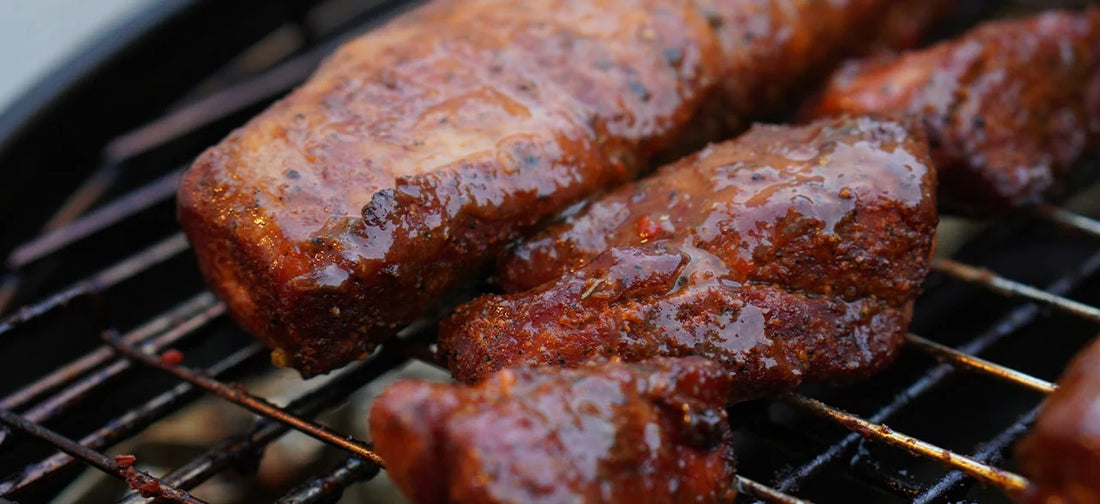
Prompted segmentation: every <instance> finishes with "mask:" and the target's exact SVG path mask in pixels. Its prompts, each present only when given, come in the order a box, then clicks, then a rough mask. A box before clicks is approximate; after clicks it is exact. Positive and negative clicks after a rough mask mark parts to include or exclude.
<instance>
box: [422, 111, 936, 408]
mask: <svg viewBox="0 0 1100 504" xmlns="http://www.w3.org/2000/svg"><path fill="white" fill-rule="evenodd" d="M934 188H935V174H934V171H933V170H932V169H931V161H930V159H929V153H928V146H927V142H926V140H925V139H924V137H923V136H922V135H921V134H919V133H914V132H912V131H910V129H908V128H907V126H906V125H905V124H903V123H901V122H896V121H890V120H876V119H872V118H852V119H829V120H823V121H819V122H816V123H813V124H810V125H807V126H802V127H780V126H756V127H754V128H753V129H752V130H750V131H749V132H748V133H747V134H745V135H744V136H742V137H740V138H738V139H736V140H734V141H730V142H726V143H723V144H717V145H712V146H710V147H707V148H706V149H703V150H702V151H701V152H699V153H698V154H695V155H693V156H690V157H688V158H685V159H683V160H681V161H679V162H677V163H674V164H671V165H668V166H665V167H663V168H661V169H660V170H658V171H657V173H655V174H654V175H652V176H650V177H647V178H645V179H643V180H641V181H639V182H636V183H633V184H630V185H626V186H623V187H621V188H619V189H616V190H615V191H613V192H611V193H609V194H607V195H606V196H604V197H601V198H598V199H596V200H594V201H592V202H591V203H589V204H588V205H587V206H585V207H584V208H583V209H581V210H580V211H579V212H577V213H575V214H573V215H572V216H570V217H568V218H567V219H565V220H564V221H563V222H561V223H558V224H556V225H554V226H551V227H549V228H548V229H547V230H545V231H544V232H542V233H541V234H538V235H535V236H534V237H532V238H531V239H529V240H527V241H526V242H524V243H523V244H521V245H520V246H519V247H518V248H517V249H516V250H515V251H513V252H512V253H511V254H510V255H509V256H508V257H507V259H505V260H504V261H503V263H502V266H501V268H500V272H499V276H500V283H501V284H502V285H503V286H505V287H506V288H507V289H509V290H512V291H515V293H513V294H506V295H487V296H483V297H481V298H479V299H476V300H474V301H472V302H470V303H467V304H465V305H463V306H460V307H459V308H458V310H457V311H456V312H455V314H454V315H452V317H451V318H450V319H448V320H446V321H445V322H444V324H443V326H442V327H441V330H440V336H439V345H440V352H441V355H443V356H444V357H445V359H446V361H447V363H448V366H449V368H450V369H451V371H452V373H453V374H454V376H455V377H456V378H457V379H458V380H460V381H465V382H477V381H479V380H482V379H484V378H486V377H487V376H489V375H491V374H492V373H494V372H496V371H497V370H499V369H502V368H508V367H512V366H517V365H536V366H537V365H558V366H576V365H579V364H581V363H583V362H585V361H587V360H590V359H595V358H601V357H612V356H614V357H619V358H622V359H624V360H627V361H637V360H642V359H646V358H650V357H654V356H685V355H702V356H705V357H708V358H711V359H713V360H715V361H717V362H719V363H721V364H723V365H724V366H725V367H726V369H728V370H729V371H730V372H731V374H732V375H734V377H735V378H734V380H735V387H734V389H733V390H734V391H735V395H734V396H731V400H739V399H745V398H749V397H755V396H758V395H761V394H765V393H769V392H775V391H779V390H788V389H791V388H794V387H795V386H797V385H798V384H799V383H800V382H801V381H802V380H804V379H809V380H815V381H818V380H820V381H847V380H852V379H857V378H861V377H865V376H867V375H869V374H871V373H873V372H875V371H877V370H878V369H880V368H882V367H884V366H886V365H887V364H889V363H890V361H891V360H892V357H893V355H894V353H895V350H896V349H897V347H898V346H899V345H900V343H901V341H902V338H903V335H904V332H905V329H906V326H907V325H908V323H909V320H910V316H911V310H912V303H913V300H914V298H915V297H916V295H917V291H918V287H919V286H920V284H921V282H922V281H923V279H924V277H925V275H926V274H927V273H928V268H929V261H930V256H931V254H932V248H933V241H934V233H935V227H936V224H937V214H936V201H935V193H934ZM527 289H530V290H527Z"/></svg>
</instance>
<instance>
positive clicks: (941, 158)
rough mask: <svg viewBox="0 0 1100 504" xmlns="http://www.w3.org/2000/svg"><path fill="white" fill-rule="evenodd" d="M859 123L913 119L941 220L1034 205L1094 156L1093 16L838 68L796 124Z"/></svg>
mask: <svg viewBox="0 0 1100 504" xmlns="http://www.w3.org/2000/svg"><path fill="white" fill-rule="evenodd" d="M868 112H878V113H888V112H897V113H911V114H915V115H917V116H919V117H920V118H921V120H922V122H923V123H924V125H925V126H926V127H927V129H928V134H929V139H930V141H931V142H932V145H933V147H934V149H933V158H934V159H935V160H936V165H937V166H938V167H939V168H940V170H939V175H940V183H941V185H942V190H941V191H940V193H941V196H942V197H941V202H942V203H943V204H944V206H945V207H946V208H948V209H952V210H956V211H961V212H964V213H969V214H975V215H991V214H997V213H1003V212H1005V211H1007V210H1009V209H1011V208H1013V207H1018V206H1021V205H1027V204H1031V203H1035V202H1037V201H1039V200H1040V198H1041V197H1042V196H1043V194H1044V193H1045V192H1047V191H1048V189H1050V188H1051V187H1052V185H1053V184H1054V182H1055V181H1056V180H1057V179H1058V178H1059V177H1060V176H1062V175H1063V174H1065V172H1066V171H1067V170H1069V169H1070V168H1071V167H1072V166H1073V164H1074V163H1075V162H1077V161H1078V160H1079V159H1080V158H1081V157H1082V156H1085V155H1086V154H1090V153H1094V152H1095V151H1096V148H1097V147H1098V146H1100V9H1096V8H1093V9H1089V10H1087V11H1085V12H1083V13H1080V12H1064V11H1055V12H1050V13H1045V14H1041V15H1039V16H1036V17H1033V18H1030V19H1025V20H1015V21H997V22H990V23H987V24H985V25H983V26H980V27H978V28H976V29H974V30H972V31H971V32H969V33H967V34H965V35H963V36H962V37H960V38H959V39H957V40H952V41H948V42H944V43H941V44H939V45H936V46H933V47H931V48H928V49H924V50H921V51H917V52H911V53H907V54H903V55H901V56H898V57H891V58H881V57H880V58H874V59H870V60H867V61H857V62H853V63H849V64H847V65H845V66H843V67H842V68H841V69H840V70H839V71H838V72H837V73H836V75H834V76H833V77H832V79H831V80H830V83H829V85H828V86H827V88H826V90H825V91H824V93H823V95H822V97H821V98H820V101H818V102H817V103H816V104H815V105H813V106H812V107H810V110H809V111H808V112H807V114H806V115H807V116H808V117H821V116H825V115H834V114H864V113H868Z"/></svg>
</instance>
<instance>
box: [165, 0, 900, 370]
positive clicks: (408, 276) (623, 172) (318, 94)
mask: <svg viewBox="0 0 1100 504" xmlns="http://www.w3.org/2000/svg"><path fill="white" fill-rule="evenodd" d="M919 3H921V2H917V1H916V0H910V1H907V2H904V4H905V5H910V4H911V5H913V6H916V5H917V4H919ZM898 5H899V3H898V2H894V1H891V0H809V1H798V2H772V1H763V0H736V1H717V0H694V1H678V0H676V1H674V0H531V1H524V2H514V1H510V0H437V1H435V2H432V3H430V4H428V5H427V6H424V7H421V8H418V9H416V10H414V11H412V12H410V13H408V14H406V15H404V16H402V17H400V18H399V19H397V20H395V21H393V22H391V23H390V24H388V25H386V26H384V27H382V28H380V29H377V30H374V31H372V32H370V33H368V34H366V35H364V36H362V37H360V38H358V39H356V40H354V41H352V42H349V43H348V44H346V45H344V46H343V47H342V48H341V49H339V50H338V51H337V52H336V53H335V54H334V55H333V56H331V57H330V58H329V59H328V60H327V61H326V62H325V63H324V64H323V65H322V67H321V68H320V69H319V70H318V71H317V73H316V74H315V75H314V76H313V77H312V78H311V79H310V80H309V81H308V82H306V83H305V84H304V85H302V86H301V87H300V88H298V89H297V90H295V91H294V92H293V93H291V94H290V95H289V96H288V97H287V98H285V99H283V100H281V101H280V102H278V103H276V104H275V105H273V106H272V107H271V108H269V109H268V110H267V111H265V112H263V113H262V114H260V115H259V116H258V117H256V118H255V119H253V120H252V121H250V122H249V123H248V124H247V125H245V126H244V127H242V128H240V129H238V130H236V131H234V132H233V133H232V134H230V135H229V137H227V138H226V139H225V140H223V141H222V142H221V143H220V144H218V145H217V146H215V147H213V148H211V149H209V150H208V151H206V152H205V153H204V154H203V155H202V156H200V157H199V159H198V160H197V161H196V162H195V163H194V165H193V166H192V168H191V169H190V170H189V171H188V172H187V173H186V174H185V175H184V177H183V180H182V183H181V186H180V190H179V199H178V213H179V219H180V223H181V224H182V226H183V229H184V230H185V231H186V233H187V236H188V238H189V239H190V240H191V243H192V245H193V246H194V249H195V252H196V253H197V255H198V259H199V266H200V268H201V270H202V272H203V274H204V276H205V277H206V279H207V280H208V283H209V284H210V285H211V287H212V288H213V290H214V291H215V292H216V293H217V294H218V296H219V297H220V298H222V299H223V300H225V301H226V303H227V305H228V307H229V311H230V313H231V314H232V315H233V317H234V318H235V319H236V320H237V321H238V322H239V323H240V324H241V325H242V326H244V327H245V328H246V329H247V330H248V331H249V332H251V333H253V334H255V335H257V336H258V337H260V338H261V339H263V340H264V341H265V342H266V343H267V344H268V345H269V346H270V347H272V348H273V349H274V352H273V354H272V355H273V360H274V361H275V362H276V363H279V364H282V365H289V366H293V367H296V368H297V369H299V370H300V371H301V372H302V374H303V375H305V376H310V375H314V374H317V373H322V372H325V371H328V370H330V369H333V368H335V367H338V366H341V365H343V364H345V363H347V362H349V361H351V360H353V359H357V358H360V357H362V356H363V355H366V354H367V353H369V352H370V351H371V350H372V348H373V347H374V346H375V345H376V344H377V343H378V342H380V341H382V340H384V339H385V338H386V337H388V336H391V335H392V334H393V333H394V332H396V331H397V330H398V329H400V328H401V327H402V326H404V325H405V324H408V323H409V322H411V321H413V320H415V319H416V318H417V317H419V316H421V315H422V314H423V313H424V312H425V311H426V310H427V309H428V308H429V307H430V306H432V305H433V304H435V303H436V302H438V301H439V300H440V299H441V298H442V297H444V296H445V295H446V294H447V293H448V292H449V291H451V290H452V289H453V288H454V287H455V286H457V285H459V284H463V283H466V282H468V281H469V280H470V279H472V278H474V277H475V276H477V275H478V273H479V272H480V271H483V270H484V269H485V268H486V267H487V266H488V264H487V263H488V262H490V261H491V258H492V257H494V256H495V255H496V254H497V253H498V252H499V250H500V248H501V247H502V245H503V244H504V243H507V242H509V241H511V240H514V239H515V238H517V237H519V236H520V235H521V234H522V233H524V232H525V231H527V230H529V229H530V228H531V227H532V226H533V225H535V224H536V223H538V222H540V221H541V220H543V219H544V218H546V217H548V216H551V215H554V214H556V213H557V212H559V211H561V210H562V209H564V208H565V207H567V206H568V205H570V204H572V203H574V202H576V201H578V200H580V199H582V198H584V197H586V196H588V195H590V194H592V193H593V192H596V191H599V190H602V189H606V188H609V187H612V186H615V185H617V184H619V183H622V182H624V181H626V180H629V179H631V178H632V177H634V176H635V175H636V174H637V173H638V172H639V171H640V170H642V169H643V168H644V167H645V166H646V165H647V162H648V161H649V160H650V159H653V158H654V157H656V156H662V155H668V154H667V153H669V152H681V151H683V150H684V149H690V148H691V146H698V145H701V143H702V142H705V141H708V140H713V139H715V138H720V137H723V136H725V135H726V134H728V132H731V131H736V130H737V129H738V128H741V127H743V126H744V125H745V124H747V122H746V121H747V118H749V117H753V116H754V115H756V114H760V113H763V112H764V111H765V110H767V109H769V108H772V107H775V106H788V105H789V104H790V103H791V102H792V100H791V98H790V95H791V91H792V90H794V89H796V88H799V87H803V86H805V85H806V82H805V79H806V76H807V75H810V74H816V73H817V72H819V71H821V70H823V68H822V67H823V66H825V65H827V64H828V63H830V62H832V61H835V60H837V59H839V58H840V57H841V56H842V55H844V54H850V53H851V52H852V51H854V50H856V49H857V48H858V47H859V45H860V43H861V42H865V40H864V39H865V38H868V37H871V36H873V34H864V33H863V32H862V31H861V30H857V29H853V27H857V26H864V25H867V24H873V23H874V22H875V20H876V19H879V18H882V17H885V16H888V15H894V14H893V13H895V12H896V11H897V9H899V8H902V7H898ZM914 8H916V7H914ZM689 125H690V126H689Z"/></svg>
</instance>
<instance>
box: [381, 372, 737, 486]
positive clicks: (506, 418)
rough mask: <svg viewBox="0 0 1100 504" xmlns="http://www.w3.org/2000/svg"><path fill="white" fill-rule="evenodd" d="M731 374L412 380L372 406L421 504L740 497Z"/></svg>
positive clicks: (394, 472)
mask: <svg viewBox="0 0 1100 504" xmlns="http://www.w3.org/2000/svg"><path fill="white" fill-rule="evenodd" d="M729 387H730V380H729V375H728V374H727V373H725V372H724V370H723V369H722V368H721V367H720V366H718V365H716V364H714V363H713V362H709V361H707V360H705V359H701V358H685V359H654V360H652V361H649V362H644V363H638V364H624V363H615V362H607V363H599V364H590V365H588V366H585V367H582V368H579V369H574V370H559V369H545V368H544V369H531V368H520V369H514V370H505V371H501V372H500V373H497V374H496V375H494V376H493V377H492V378H491V379H489V380H486V381H485V382H484V383H481V384H479V385H477V386H473V387H471V386H462V385H455V384H440V383H428V382H420V381H402V382H398V383H396V384H394V385H391V386H390V387H389V388H387V389H386V390H385V392H384V393H383V394H382V395H381V396H380V397H379V398H378V400H377V401H376V402H375V404H374V406H373V407H372V409H371V416H370V430H371V437H372V438H373V439H374V442H375V446H376V448H377V450H378V453H379V454H380V455H381V456H382V457H383V459H384V460H385V461H386V473H387V474H388V475H389V476H390V477H391V478H392V479H393V480H394V482H396V483H397V485H398V487H399V488H401V490H402V491H403V492H404V493H405V495H406V496H407V497H409V499H410V500H412V501H413V502H424V503H429V502H431V503H444V502H461V503H466V504H480V503H529V502H592V503H622V502H651V503H700V504H702V503H728V502H733V500H734V498H735V496H736V492H735V488H734V465H735V464H734V453H733V443H732V442H733V435H732V433H731V432H730V428H729V422H728V420H727V418H726V411H725V408H724V404H725V398H726V397H727V396H728V395H729Z"/></svg>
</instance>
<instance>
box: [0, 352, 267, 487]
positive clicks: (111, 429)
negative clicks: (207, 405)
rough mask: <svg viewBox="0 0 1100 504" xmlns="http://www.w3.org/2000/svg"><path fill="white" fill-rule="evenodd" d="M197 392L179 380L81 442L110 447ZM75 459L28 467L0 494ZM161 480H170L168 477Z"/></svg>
mask: <svg viewBox="0 0 1100 504" xmlns="http://www.w3.org/2000/svg"><path fill="white" fill-rule="evenodd" d="M265 350H266V349H265V348H264V346H263V345H261V344H259V343H256V344H253V345H249V346H247V347H245V348H242V349H240V350H238V351H236V352H233V353H232V354H230V355H229V356H228V357H226V358H224V359H222V360H220V361H218V362H217V363H215V364H214V365H212V366H210V367H209V368H207V370H206V372H207V373H209V374H210V375H211V376H220V375H222V374H225V373H228V372H230V371H233V370H235V369H237V368H239V367H240V366H242V365H244V364H245V363H247V362H249V361H250V360H252V359H254V358H256V357H259V356H260V355H262V354H263V353H264V351H265ZM198 393H199V390H198V389H196V388H195V387H194V386H193V385H191V384H190V383H180V384H179V385H176V386H175V387H173V388H171V389H169V390H168V391H166V392H164V393H161V394H160V395H157V396H156V397H154V398H152V399H150V400H149V401H148V402H146V403H145V404H143V405H141V406H139V407H137V408H134V409H132V410H130V411H128V412H126V413H125V414H123V415H121V416H119V417H118V418H116V419H114V420H111V421H110V422H107V424H106V425H104V426H103V427H101V428H99V429H97V430H96V431H95V432H93V433H91V434H89V435H87V436H84V437H83V438H82V439H81V440H80V444H81V445H84V446H87V447H88V448H91V449H93V450H102V449H104V448H107V447H108V446H111V445H113V444H115V443H117V442H119V441H121V440H123V439H126V438H127V437H129V436H131V435H133V434H135V433H137V432H139V431H140V430H141V429H144V428H145V427H146V426H148V425H150V424H152V423H154V422H156V421H159V420H160V419H161V418H163V417H164V416H166V415H167V414H168V413H170V412H172V411H174V410H175V409H176V408H178V407H180V406H182V405H183V404H184V403H186V402H188V401H190V400H191V399H194V398H195V397H196V396H198ZM76 462H77V460H76V459H74V458H73V457H72V456H70V455H68V454H66V453H64V452H58V453H55V454H54V455H52V456H50V457H49V458H46V459H44V460H41V461H39V462H36V463H34V464H31V465H28V466H26V467H25V468H23V472H22V473H21V474H20V475H19V476H17V477H16V478H14V479H11V480H8V481H5V482H3V483H0V495H9V494H16V493H19V492H21V491H23V490H25V489H27V488H29V487H31V486H32V485H34V484H35V483H37V482H39V481H41V480H43V479H45V478H48V477H49V476H51V475H53V474H56V473H58V472H60V471H62V470H64V469H67V468H69V467H72V465H73V464H75V463H76ZM161 479H162V480H168V478H167V477H164V478H161ZM169 485H172V486H176V487H179V486H180V485H178V484H176V483H172V482H169Z"/></svg>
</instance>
